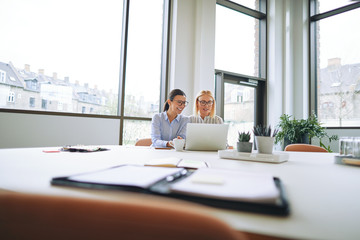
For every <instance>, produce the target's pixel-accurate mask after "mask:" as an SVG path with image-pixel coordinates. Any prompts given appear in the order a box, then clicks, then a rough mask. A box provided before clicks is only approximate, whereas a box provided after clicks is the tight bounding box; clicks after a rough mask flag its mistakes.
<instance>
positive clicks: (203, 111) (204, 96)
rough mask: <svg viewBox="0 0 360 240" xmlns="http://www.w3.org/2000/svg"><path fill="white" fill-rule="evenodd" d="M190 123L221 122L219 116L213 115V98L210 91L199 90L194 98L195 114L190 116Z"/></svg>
mask: <svg viewBox="0 0 360 240" xmlns="http://www.w3.org/2000/svg"><path fill="white" fill-rule="evenodd" d="M190 123H212V124H223V123H224V121H223V120H222V118H221V117H219V116H217V115H215V98H214V97H213V94H212V93H211V91H208V90H203V91H201V92H200V93H199V94H198V95H197V97H196V100H195V114H194V115H192V116H190Z"/></svg>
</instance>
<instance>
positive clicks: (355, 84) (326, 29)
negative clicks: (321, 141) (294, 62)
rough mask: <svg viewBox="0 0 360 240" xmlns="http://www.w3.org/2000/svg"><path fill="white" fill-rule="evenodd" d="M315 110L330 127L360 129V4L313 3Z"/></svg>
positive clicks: (324, 0)
mask: <svg viewBox="0 0 360 240" xmlns="http://www.w3.org/2000/svg"><path fill="white" fill-rule="evenodd" d="M310 10H311V12H310V15H311V18H310V19H311V43H312V48H311V68H312V69H311V80H312V89H313V91H312V109H313V110H315V111H316V112H317V114H318V117H319V120H320V121H321V122H322V123H323V124H324V126H327V127H359V126H360V111H359V110H360V107H359V106H360V54H359V52H360V45H359V42H360V32H359V31H358V29H357V27H356V23H358V22H360V3H353V2H349V1H326V0H316V1H315V0H313V1H311V6H310Z"/></svg>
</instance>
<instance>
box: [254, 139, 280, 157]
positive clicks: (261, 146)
mask: <svg viewBox="0 0 360 240" xmlns="http://www.w3.org/2000/svg"><path fill="white" fill-rule="evenodd" d="M255 141H256V146H257V149H258V153H265V154H272V152H273V148H274V141H275V137H265V136H255Z"/></svg>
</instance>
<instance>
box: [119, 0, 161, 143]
mask: <svg viewBox="0 0 360 240" xmlns="http://www.w3.org/2000/svg"><path fill="white" fill-rule="evenodd" d="M128 7H129V13H128V37H127V55H126V56H125V57H126V70H125V73H126V74H125V85H124V86H123V87H124V88H125V95H124V96H125V98H124V99H123V102H124V105H123V108H124V109H123V115H124V118H125V119H132V120H135V121H129V120H126V121H125V122H124V124H123V126H124V128H123V144H132V145H133V144H134V143H135V141H136V139H138V138H141V137H145V136H147V137H149V136H150V130H151V129H150V121H151V117H152V116H153V115H154V114H155V113H158V112H159V101H160V97H159V96H160V86H161V71H162V50H163V41H162V39H163V29H164V26H163V22H164V21H166V19H165V18H164V14H163V11H164V1H163V0H154V1H148V0H131V1H129V6H128ZM149 9H151V11H150V10H149ZM164 19H165V20H164ZM164 44H165V45H166V42H164ZM138 118H141V119H140V120H139V119H138Z"/></svg>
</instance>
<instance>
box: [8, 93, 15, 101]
mask: <svg viewBox="0 0 360 240" xmlns="http://www.w3.org/2000/svg"><path fill="white" fill-rule="evenodd" d="M8 102H10V103H13V102H15V93H14V92H9V97H8Z"/></svg>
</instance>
